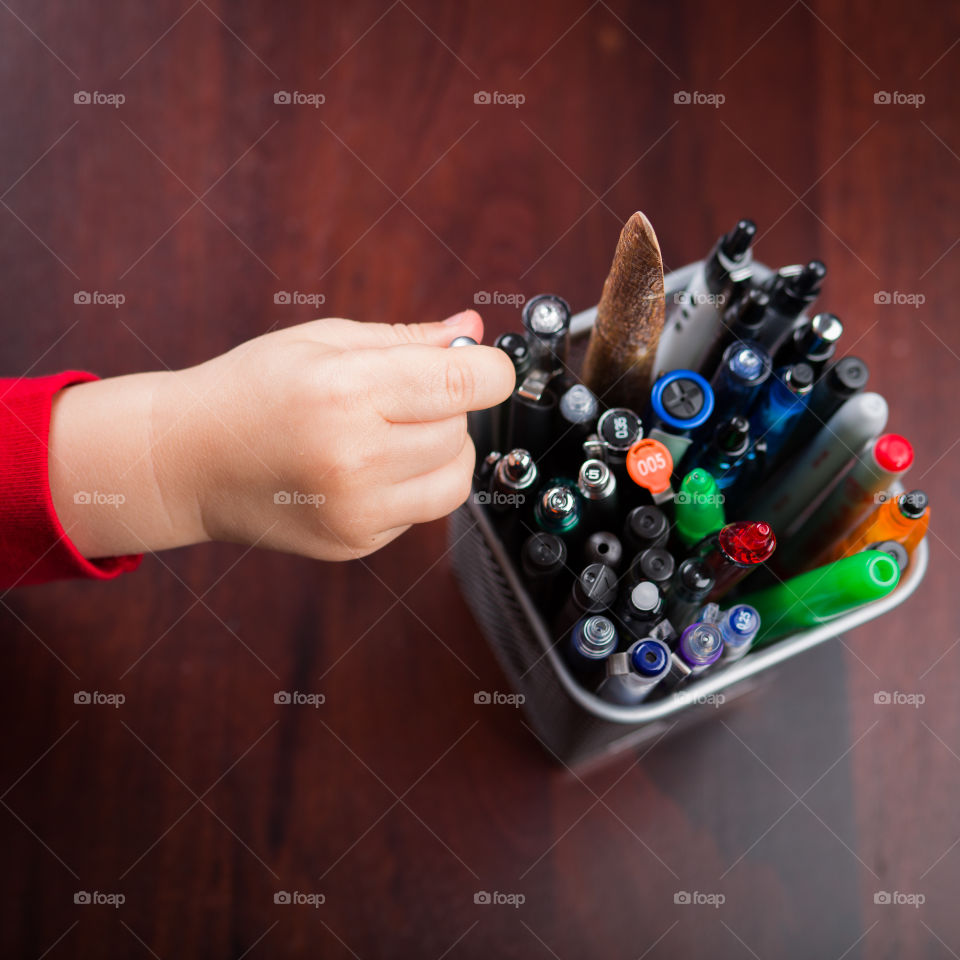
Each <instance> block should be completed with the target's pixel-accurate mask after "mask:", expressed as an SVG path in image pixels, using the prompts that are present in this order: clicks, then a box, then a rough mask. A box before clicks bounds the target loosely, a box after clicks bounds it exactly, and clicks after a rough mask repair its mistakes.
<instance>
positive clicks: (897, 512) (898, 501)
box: [829, 490, 930, 561]
mask: <svg viewBox="0 0 960 960" xmlns="http://www.w3.org/2000/svg"><path fill="white" fill-rule="evenodd" d="M929 524H930V507H929V500H928V499H927V495H926V494H925V493H924V492H923V491H922V490H911V491H910V492H909V493H902V494H900V496H898V497H893V498H890V499H887V500H884V501H883V503H881V504H879V505H878V506H877V507H876V509H874V510H871V511H870V513H868V514H867V516H865V517H864V518H863V520H861V521H860V523H858V524H857V525H856V526H855V527H854V528H853V530H851V531H850V533H849V534H848V535H847V536H845V537H844V538H843V539H842V540H840V541H839V542H838V543H837V544H836V546H834V548H833V549H832V550H831V551H830V555H829V560H830V561H832V560H839V559H840V558H841V557H849V556H850V555H851V554H853V553H859V552H860V551H861V550H863V549H864V548H865V547H866V546H868V545H869V544H871V543H879V542H880V541H883V540H895V541H896V542H897V543H900V544H902V545H903V548H904V549H905V550H906V551H907V553H908V554H911V555H912V554H913V551H914V549H915V548H916V546H917V544H918V543H919V542H920V541H921V540H922V539H923V538H924V536H926V533H927V527H928V526H929Z"/></svg>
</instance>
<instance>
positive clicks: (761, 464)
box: [723, 437, 769, 517]
mask: <svg viewBox="0 0 960 960" xmlns="http://www.w3.org/2000/svg"><path fill="white" fill-rule="evenodd" d="M768 472H769V471H768V470H767V440H766V437H757V439H756V440H752V441H751V443H750V450H749V452H748V453H747V455H746V456H745V457H743V458H741V460H740V461H739V463H738V471H737V475H736V479H735V480H734V481H733V483H731V484H730V485H729V486H728V487H726V488H725V489H724V491H723V495H724V496H725V497H726V498H727V502H726V509H727V510H728V511H729V513H730V516H734V517H735V516H737V515H738V514H741V515H742V514H743V513H746V512H748V511H749V505H750V504H751V503H752V502H753V493H754V491H755V490H756V488H757V487H758V486H759V484H760V481H761V479H762V478H763V477H764V476H765V475H766V474H767V473H768Z"/></svg>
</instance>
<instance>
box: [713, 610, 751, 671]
mask: <svg viewBox="0 0 960 960" xmlns="http://www.w3.org/2000/svg"><path fill="white" fill-rule="evenodd" d="M717 626H718V627H719V628H720V635H721V636H722V637H723V658H722V659H723V662H724V663H734V662H736V661H737V660H739V659H740V658H741V657H742V656H743V655H744V654H745V653H746V652H747V651H748V650H749V649H750V647H751V646H752V644H753V641H754V640H755V639H756V636H757V633H758V632H759V630H760V614H759V613H757V611H756V610H755V609H754V608H753V607H751V606H750V605H749V604H747V603H738V604H737V605H736V606H733V607H731V608H730V609H729V610H727V611H726V613H724V614H723V615H722V616H721V618H720V619H719V620H718V621H717Z"/></svg>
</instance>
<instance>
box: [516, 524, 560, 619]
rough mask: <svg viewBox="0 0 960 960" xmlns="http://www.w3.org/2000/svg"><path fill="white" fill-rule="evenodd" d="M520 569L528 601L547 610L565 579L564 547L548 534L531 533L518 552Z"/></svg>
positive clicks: (540, 532)
mask: <svg viewBox="0 0 960 960" xmlns="http://www.w3.org/2000/svg"><path fill="white" fill-rule="evenodd" d="M520 569H521V570H522V572H523V578H524V580H525V582H526V585H527V591H528V593H529V594H530V597H531V599H532V600H533V601H534V603H536V604H537V605H538V606H539V607H540V608H541V609H549V607H550V605H551V603H555V602H556V600H557V594H558V591H559V589H560V588H561V587H562V582H563V580H564V579H566V576H565V575H566V570H567V545H566V544H565V543H564V542H563V541H562V540H561V539H560V538H559V537H556V536H554V535H553V534H552V533H543V531H538V532H537V533H531V534H530V536H529V537H527V539H526V540H524V542H523V547H522V548H521V550H520Z"/></svg>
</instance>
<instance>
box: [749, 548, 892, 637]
mask: <svg viewBox="0 0 960 960" xmlns="http://www.w3.org/2000/svg"><path fill="white" fill-rule="evenodd" d="M899 581H900V567H899V566H897V562H896V560H894V559H893V558H892V557H890V556H888V555H887V554H885V553H880V552H879V551H877V550H867V551H864V552H863V553H855V554H853V556H850V557H844V558H843V559H842V560H836V561H834V562H833V563H829V564H826V565H825V566H822V567H816V568H814V569H813V570H809V571H807V573H802V574H800V575H799V576H797V577H792V578H791V579H790V580H787V581H785V582H784V583H778V584H776V585H775V586H772V587H768V588H767V589H766V590H761V591H759V592H758V593H752V594H750V595H749V596H746V597H744V598H743V602H744V603H747V604H749V605H750V606H752V607H753V608H754V609H755V610H756V611H757V613H758V614H759V615H760V631H759V633H758V634H757V637H756V639H755V640H754V643H753V645H754V647H762V646H765V645H766V644H768V643H770V642H771V641H773V640H777V639H779V638H780V637H783V636H785V635H786V634H789V633H794V632H795V631H797V630H807V629H810V628H811V627H815V626H817V625H818V624H821V623H824V622H826V621H827V620H831V619H833V618H834V617H837V616H839V615H840V614H842V613H846V612H847V611H848V610H852V609H854V608H855V607H859V606H861V605H862V604H864V603H869V602H870V601H871V600H877V599H879V598H880V597H885V596H886V595H887V594H888V593H890V591H891V590H893V589H894V587H896V585H897V583H898V582H899Z"/></svg>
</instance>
